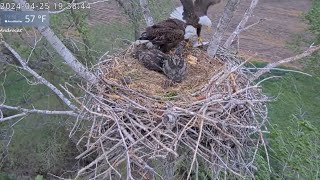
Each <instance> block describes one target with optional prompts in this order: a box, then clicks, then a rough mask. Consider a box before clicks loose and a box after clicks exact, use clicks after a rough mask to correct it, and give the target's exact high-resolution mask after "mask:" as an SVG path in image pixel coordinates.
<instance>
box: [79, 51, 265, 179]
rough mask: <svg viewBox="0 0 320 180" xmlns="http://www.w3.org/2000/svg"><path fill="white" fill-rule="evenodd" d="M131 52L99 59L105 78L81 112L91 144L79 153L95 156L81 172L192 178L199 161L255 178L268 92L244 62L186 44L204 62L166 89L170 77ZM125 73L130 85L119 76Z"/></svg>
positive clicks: (83, 156) (215, 171)
mask: <svg viewBox="0 0 320 180" xmlns="http://www.w3.org/2000/svg"><path fill="white" fill-rule="evenodd" d="M131 52H132V49H131V48H129V49H128V50H126V51H125V52H123V53H120V54H118V55H115V56H112V57H110V58H109V59H107V60H106V61H105V63H103V64H100V65H99V66H98V68H99V71H100V72H101V77H102V81H101V82H100V83H99V84H97V85H94V86H92V87H91V88H90V89H88V90H87V93H88V96H89V97H90V103H88V104H90V106H88V107H86V106H84V113H83V116H86V117H89V119H90V120H91V122H92V125H91V129H90V130H89V131H88V132H87V133H86V134H85V135H84V136H83V137H84V138H82V139H81V140H82V141H83V142H85V143H86V146H87V150H86V151H84V152H83V153H82V154H80V155H79V156H78V157H77V158H79V159H86V158H87V157H88V156H92V154H95V156H94V159H93V160H90V163H89V164H88V165H87V166H85V167H83V168H82V169H81V170H80V171H79V172H78V176H77V177H85V178H92V179H106V178H108V179H109V178H110V179H123V178H124V177H126V178H127V179H152V178H154V177H160V178H162V179H172V178H173V177H174V179H179V178H180V179H187V178H190V177H191V176H195V175H196V174H197V173H198V172H199V168H202V169H205V171H206V172H212V173H209V174H211V175H212V176H215V177H219V176H220V175H221V173H222V174H228V175H230V176H236V177H241V178H244V177H253V176H254V175H253V174H254V170H255V166H254V162H255V161H254V160H255V156H256V153H257V150H258V148H259V147H260V146H263V145H265V144H264V140H263V135H262V132H263V131H264V124H265V122H266V120H267V107H266V102H267V101H268V98H267V97H266V96H265V95H263V94H262V91H261V88H260V86H259V83H257V84H256V83H254V82H251V81H250V76H251V74H250V72H249V71H247V70H246V68H245V67H243V65H244V62H243V61H242V60H239V59H238V58H237V57H236V56H234V55H233V54H230V53H228V51H225V50H223V49H219V51H218V54H217V59H210V58H209V57H208V56H207V54H206V52H205V51H202V50H199V49H191V50H186V52H185V56H187V55H189V54H192V55H193V56H195V57H197V58H198V60H199V62H198V63H197V64H196V65H192V64H189V65H188V70H189V73H188V76H187V78H186V79H185V80H184V81H183V82H182V83H180V84H176V85H175V86H173V87H169V88H167V89H166V88H163V82H164V81H165V80H166V77H165V76H164V75H162V74H159V73H156V72H153V71H149V70H147V69H145V68H144V67H143V66H141V65H140V64H139V63H138V62H137V60H135V59H133V58H132V57H131V55H130V54H131ZM127 76H130V77H131V79H132V82H131V83H129V84H125V83H123V82H122V79H123V78H124V77H127ZM172 92H174V93H172ZM181 167H187V168H186V169H184V171H183V172H181ZM174 169H179V171H178V170H176V171H174ZM212 178H214V177H212Z"/></svg>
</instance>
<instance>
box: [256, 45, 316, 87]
mask: <svg viewBox="0 0 320 180" xmlns="http://www.w3.org/2000/svg"><path fill="white" fill-rule="evenodd" d="M319 50H320V46H315V47H312V48H309V49H307V50H306V51H304V52H303V53H301V54H298V55H296V56H293V57H289V58H286V59H283V60H280V61H277V62H274V63H270V64H268V65H267V66H266V67H264V68H263V69H261V70H259V71H257V72H256V73H255V74H254V77H253V78H252V79H251V80H252V81H253V80H256V79H258V78H259V77H260V76H261V75H263V74H265V73H267V72H269V71H270V70H271V69H272V68H274V67H277V66H279V65H281V64H285V63H290V62H293V61H297V60H300V59H302V58H305V57H308V56H310V55H312V54H313V53H314V52H316V51H319Z"/></svg>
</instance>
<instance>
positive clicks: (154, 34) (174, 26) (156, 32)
mask: <svg viewBox="0 0 320 180" xmlns="http://www.w3.org/2000/svg"><path fill="white" fill-rule="evenodd" d="M195 35H196V29H195V28H187V25H186V23H185V22H183V21H181V20H179V19H167V20H164V21H161V22H159V23H157V24H155V25H153V26H150V27H147V28H146V31H145V32H143V33H142V34H141V37H140V38H139V40H149V41H150V42H152V44H153V45H155V46H157V47H158V48H159V49H160V50H161V51H162V52H164V53H166V52H169V51H170V50H171V49H173V48H175V47H176V46H177V45H178V44H179V43H180V42H181V41H183V40H184V39H189V38H190V37H192V36H195Z"/></svg>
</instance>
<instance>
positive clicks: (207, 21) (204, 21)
mask: <svg viewBox="0 0 320 180" xmlns="http://www.w3.org/2000/svg"><path fill="white" fill-rule="evenodd" d="M199 24H201V26H207V27H209V28H211V26H212V21H211V20H210V18H209V17H208V16H201V17H200V18H199Z"/></svg>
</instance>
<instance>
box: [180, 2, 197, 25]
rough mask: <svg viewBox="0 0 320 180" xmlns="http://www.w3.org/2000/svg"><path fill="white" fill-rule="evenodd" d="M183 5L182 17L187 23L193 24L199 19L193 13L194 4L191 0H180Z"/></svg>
mask: <svg viewBox="0 0 320 180" xmlns="http://www.w3.org/2000/svg"><path fill="white" fill-rule="evenodd" d="M180 2H181V4H182V6H183V13H182V15H183V19H184V20H185V21H186V24H187V25H195V24H197V23H198V21H199V17H198V16H197V15H196V13H195V9H194V4H193V1H192V0H180Z"/></svg>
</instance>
